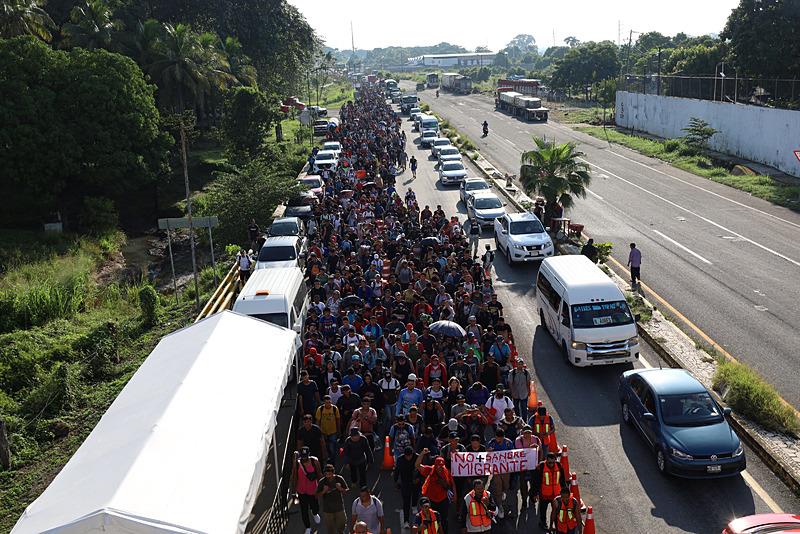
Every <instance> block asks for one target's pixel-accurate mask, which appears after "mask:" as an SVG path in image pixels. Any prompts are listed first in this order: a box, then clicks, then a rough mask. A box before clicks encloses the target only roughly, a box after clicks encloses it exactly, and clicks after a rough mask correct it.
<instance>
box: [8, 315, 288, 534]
mask: <svg viewBox="0 0 800 534" xmlns="http://www.w3.org/2000/svg"><path fill="white" fill-rule="evenodd" d="M299 343H300V342H299V340H298V337H297V334H296V333H295V332H293V331H292V330H288V329H285V328H281V327H278V326H274V325H272V324H269V323H266V322H263V321H260V320H258V319H253V318H251V317H247V316H244V315H239V314H237V313H234V312H231V311H225V312H222V313H218V314H216V315H213V316H211V317H209V318H207V319H204V320H202V321H200V322H198V323H195V324H194V325H192V326H189V327H186V328H184V329H182V330H179V331H177V332H174V333H172V334H170V335H168V336H166V337H165V338H164V339H162V340H161V342H160V343H159V344H158V346H156V348H155V349H154V350H153V352H152V353H151V354H150V356H149V357H148V358H147V360H145V362H144V363H143V364H142V366H141V367H140V368H139V370H138V371H137V372H136V374H134V375H133V377H132V378H131V380H130V381H129V382H128V384H127V385H126V386H125V388H124V389H123V390H122V392H120V394H119V396H118V397H117V399H116V400H115V401H114V402H113V404H112V405H111V406H110V407H109V409H108V411H107V412H106V413H105V414H104V415H103V417H102V418H101V419H100V422H99V423H98V424H97V426H96V427H95V428H94V430H93V431H92V433H91V434H89V436H88V437H87V438H86V441H84V442H83V444H82V445H81V447H80V448H79V449H78V451H77V452H76V453H75V455H74V456H73V457H72V458H71V459H70V460H69V462H67V464H66V465H65V466H64V468H63V469H62V470H61V472H60V473H59V474H58V476H56V478H55V479H54V480H53V482H52V483H51V484H50V486H49V487H48V488H47V489H46V490H45V491H44V493H42V495H41V496H40V497H39V498H38V499H36V500H35V501H34V502H33V503H32V504H31V505H30V506H28V508H27V509H26V510H25V512H24V513H23V514H22V517H20V519H19V521H18V522H17V524H16V526H15V527H14V529H13V530H12V533H13V534H29V533H30V534H33V533H37V534H38V533H50V532H52V533H56V532H57V533H69V534H72V533H94V532H104V533H126V534H134V533H144V532H147V533H163V532H170V533H175V532H182V533H183V532H192V533H213V534H227V533H231V534H232V533H236V532H243V531H244V529H245V526H246V524H247V518H248V515H249V514H250V511H251V508H252V506H253V503H254V501H255V497H256V494H257V491H258V488H259V485H260V483H261V479H262V475H263V471H264V466H265V464H266V456H267V454H268V450H269V446H270V444H271V442H272V439H273V433H274V431H275V422H276V417H277V413H278V409H279V406H280V402H281V398H282V396H283V389H284V387H285V385H286V383H287V381H288V378H289V376H290V374H291V369H292V364H293V363H294V358H295V352H296V350H297V348H298V347H299Z"/></svg>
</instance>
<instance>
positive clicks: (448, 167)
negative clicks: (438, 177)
mask: <svg viewBox="0 0 800 534" xmlns="http://www.w3.org/2000/svg"><path fill="white" fill-rule="evenodd" d="M442 170H443V171H445V172H446V171H463V170H464V166H463V165H462V164H460V163H459V162H457V161H454V162H451V163H445V164H444V165H442Z"/></svg>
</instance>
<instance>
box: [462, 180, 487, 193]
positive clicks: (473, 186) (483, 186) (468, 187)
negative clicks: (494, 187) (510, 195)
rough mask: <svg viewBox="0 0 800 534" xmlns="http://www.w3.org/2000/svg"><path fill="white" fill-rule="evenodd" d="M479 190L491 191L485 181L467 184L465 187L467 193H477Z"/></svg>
mask: <svg viewBox="0 0 800 534" xmlns="http://www.w3.org/2000/svg"><path fill="white" fill-rule="evenodd" d="M479 189H489V184H487V183H486V182H484V181H480V182H467V183H466V184H465V185H464V190H465V191H476V190H479Z"/></svg>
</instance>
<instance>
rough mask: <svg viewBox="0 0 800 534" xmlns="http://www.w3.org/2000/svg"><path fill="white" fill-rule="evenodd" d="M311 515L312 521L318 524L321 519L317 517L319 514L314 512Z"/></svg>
mask: <svg viewBox="0 0 800 534" xmlns="http://www.w3.org/2000/svg"><path fill="white" fill-rule="evenodd" d="M312 517H313V518H314V523H316V524H318V525H319V524H320V522H321V521H322V519H321V518H320V517H319V514H314V515H313V516H312Z"/></svg>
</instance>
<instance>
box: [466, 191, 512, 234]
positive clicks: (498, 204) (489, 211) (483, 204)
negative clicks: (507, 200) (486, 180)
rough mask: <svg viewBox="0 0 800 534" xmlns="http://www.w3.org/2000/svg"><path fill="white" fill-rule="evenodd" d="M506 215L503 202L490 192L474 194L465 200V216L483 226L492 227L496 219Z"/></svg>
mask: <svg viewBox="0 0 800 534" xmlns="http://www.w3.org/2000/svg"><path fill="white" fill-rule="evenodd" d="M505 214H506V208H505V206H504V205H503V201H502V200H500V198H499V197H498V196H497V195H495V194H494V193H492V192H489V191H486V192H481V193H475V194H473V195H472V196H470V197H469V198H468V199H467V215H468V216H469V217H471V218H473V219H477V221H478V223H479V224H480V225H481V226H482V227H483V226H493V225H494V221H495V220H496V219H497V218H498V217H502V216H503V215H505Z"/></svg>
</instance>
